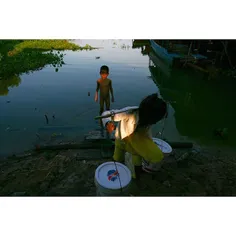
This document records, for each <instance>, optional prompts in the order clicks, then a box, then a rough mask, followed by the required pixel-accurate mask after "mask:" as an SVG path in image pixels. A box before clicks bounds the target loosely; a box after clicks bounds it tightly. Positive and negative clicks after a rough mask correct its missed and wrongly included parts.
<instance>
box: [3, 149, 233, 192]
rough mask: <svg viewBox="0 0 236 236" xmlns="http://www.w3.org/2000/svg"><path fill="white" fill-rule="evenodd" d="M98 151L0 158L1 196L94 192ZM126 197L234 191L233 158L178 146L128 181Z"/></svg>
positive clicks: (61, 152) (98, 160) (53, 152)
mask: <svg viewBox="0 0 236 236" xmlns="http://www.w3.org/2000/svg"><path fill="white" fill-rule="evenodd" d="M109 160H111V159H109V158H107V159H104V158H102V157H101V151H100V150H65V151H45V152H35V153H29V154H28V155H24V156H18V157H11V158H7V159H5V160H2V161H0V195H1V196H96V188H95V184H94V173H95V170H96V168H97V167H98V166H99V165H100V164H102V163H103V162H105V161H109ZM130 195H132V196H236V158H235V157H233V155H228V156H227V155H224V154H223V153H220V152H215V153H214V152H212V151H211V152H208V151H204V150H201V152H198V151H192V150H178V151H175V152H174V154H173V155H172V157H170V158H169V160H166V162H164V164H163V166H162V168H161V169H160V170H159V172H158V173H157V174H156V175H154V176H153V175H150V174H146V173H144V174H143V175H142V176H141V180H140V182H139V183H136V182H135V181H133V183H132V185H131V188H130Z"/></svg>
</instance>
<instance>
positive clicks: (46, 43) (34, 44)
mask: <svg viewBox="0 0 236 236" xmlns="http://www.w3.org/2000/svg"><path fill="white" fill-rule="evenodd" d="M25 49H33V50H39V51H49V50H72V51H77V50H92V49H94V48H93V47H91V46H90V45H88V44H87V45H85V46H84V47H81V46H79V45H77V44H74V43H72V42H69V41H68V40H24V41H22V42H20V43H18V44H16V45H15V46H14V49H13V50H10V51H9V52H8V55H9V56H12V55H15V54H18V53H21V52H22V51H24V50H25Z"/></svg>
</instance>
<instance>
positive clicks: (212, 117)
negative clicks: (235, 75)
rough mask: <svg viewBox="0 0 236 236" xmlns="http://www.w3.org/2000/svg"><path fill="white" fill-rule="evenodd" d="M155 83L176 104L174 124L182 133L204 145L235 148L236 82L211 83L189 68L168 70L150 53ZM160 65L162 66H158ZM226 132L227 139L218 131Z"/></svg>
mask: <svg viewBox="0 0 236 236" xmlns="http://www.w3.org/2000/svg"><path fill="white" fill-rule="evenodd" d="M149 60H150V61H149V69H150V72H151V74H152V77H153V80H154V82H155V83H156V85H157V86H158V87H159V89H160V93H161V95H162V96H163V97H164V98H165V99H166V100H171V101H175V103H173V104H172V107H173V108H174V110H175V115H174V116H175V122H176V127H177V129H178V131H179V133H180V134H181V135H182V136H188V137H189V138H192V139H194V140H196V141H199V142H201V143H203V144H211V145H223V144H226V145H231V146H234V147H235V146H236V139H235V135H234V134H235V132H236V125H235V120H236V111H235V107H236V94H235V92H234V88H235V87H236V81H233V80H232V79H231V80H228V79H223V78H221V79H220V80H215V81H214V80H213V81H208V80H206V79H205V77H204V75H203V74H201V73H198V72H194V71H193V70H189V69H172V70H170V69H168V68H167V67H165V65H164V64H163V63H162V62H161V61H160V60H159V59H158V58H157V57H155V55H154V54H153V53H150V54H149ZM158 62H160V63H158ZM217 129H227V130H228V132H229V133H228V134H227V135H226V134H225V136H224V137H218V136H216V135H215V130H217Z"/></svg>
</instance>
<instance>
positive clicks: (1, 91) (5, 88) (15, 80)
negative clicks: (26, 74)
mask: <svg viewBox="0 0 236 236" xmlns="http://www.w3.org/2000/svg"><path fill="white" fill-rule="evenodd" d="M20 83H21V79H20V77H19V76H17V75H14V76H11V77H9V78H7V79H1V80H0V96H4V95H7V94H8V93H9V88H14V87H18V86H19V85H20Z"/></svg>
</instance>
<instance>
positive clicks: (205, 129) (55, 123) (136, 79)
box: [0, 40, 236, 157]
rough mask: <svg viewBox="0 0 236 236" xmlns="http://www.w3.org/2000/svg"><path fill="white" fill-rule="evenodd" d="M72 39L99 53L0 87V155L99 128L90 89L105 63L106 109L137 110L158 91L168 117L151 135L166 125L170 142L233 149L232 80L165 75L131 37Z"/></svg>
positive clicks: (74, 56) (76, 55)
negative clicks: (109, 98) (110, 97)
mask: <svg viewBox="0 0 236 236" xmlns="http://www.w3.org/2000/svg"><path fill="white" fill-rule="evenodd" d="M74 42H75V43H78V44H80V45H85V44H90V45H91V46H95V47H99V49H97V50H92V51H79V52H72V51H65V54H66V55H65V57H64V61H65V65H63V66H62V67H61V68H60V69H59V71H58V72H55V69H54V68H53V67H50V66H47V67H45V68H44V69H42V70H40V71H36V72H34V73H31V74H22V75H20V77H16V78H13V79H12V80H11V81H9V84H5V85H4V88H1V90H0V91H3V90H4V92H2V94H1V95H2V96H0V135H1V136H0V138H1V142H0V156H1V157H3V156H6V155H10V154H13V153H20V152H22V151H24V150H27V149H30V148H32V147H33V146H34V145H35V144H37V143H38V142H39V141H42V139H43V138H45V139H47V138H48V137H51V136H53V135H54V136H59V137H61V138H62V139H71V140H76V139H77V138H78V139H80V138H81V137H82V136H83V135H84V134H85V133H87V132H89V131H92V130H95V129H97V128H98V124H97V123H96V122H95V120H94V117H95V116H96V115H97V114H98V111H99V104H98V103H95V102H94V92H95V88H96V80H97V79H98V77H99V68H100V66H102V65H104V64H105V65H108V66H109V68H110V75H109V77H110V79H112V82H113V89H114V95H115V103H114V104H112V108H122V107H125V106H132V105H138V104H139V102H140V101H141V99H142V98H144V97H145V96H147V95H148V94H151V93H154V92H158V93H160V94H161V96H162V97H163V98H164V99H166V100H168V101H170V106H169V116H168V118H167V119H166V121H165V123H164V121H162V122H160V123H159V124H157V125H155V127H154V131H153V133H154V134H156V133H158V132H159V131H161V130H162V128H163V126H164V134H163V136H164V137H165V138H167V139H168V140H172V141H186V140H190V141H196V142H198V143H200V144H203V145H216V146H222V145H229V146H236V141H235V138H234V131H236V128H235V127H236V126H235V124H234V122H235V120H236V116H235V107H236V106H235V105H236V104H235V103H236V102H235V101H236V100H235V98H236V96H235V89H234V88H235V86H234V85H235V81H228V80H227V81H223V82H222V81H221V82H219V81H214V82H213V81H208V80H205V79H204V77H203V76H202V75H201V74H199V73H197V72H194V71H193V70H188V69H186V70H183V69H182V70H175V71H172V72H171V73H169V72H166V70H165V68H163V65H161V66H159V65H155V64H153V61H152V60H151V59H150V56H148V55H143V54H142V53H141V49H140V48H136V49H133V48H132V40H75V41H74ZM160 64H161V63H160ZM1 86H3V85H2V84H1ZM89 93H90V96H89ZM45 115H47V117H48V124H47V122H46V118H45ZM53 116H54V118H53ZM216 128H227V130H228V131H227V132H228V139H222V138H218V137H215V136H214V134H213V133H214V132H213V130H214V129H216ZM40 139H41V140H40Z"/></svg>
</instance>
